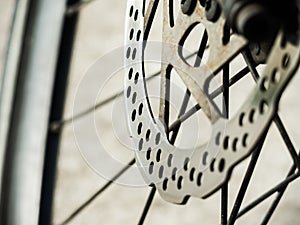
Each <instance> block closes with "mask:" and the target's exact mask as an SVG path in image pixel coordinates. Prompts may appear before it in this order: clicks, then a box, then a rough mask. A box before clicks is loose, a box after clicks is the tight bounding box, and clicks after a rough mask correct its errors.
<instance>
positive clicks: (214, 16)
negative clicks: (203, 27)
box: [205, 0, 221, 22]
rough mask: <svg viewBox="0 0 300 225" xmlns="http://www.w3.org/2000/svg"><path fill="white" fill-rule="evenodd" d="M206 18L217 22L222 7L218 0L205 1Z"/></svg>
mask: <svg viewBox="0 0 300 225" xmlns="http://www.w3.org/2000/svg"><path fill="white" fill-rule="evenodd" d="M205 14H206V18H207V19H208V20H209V21H211V22H216V21H217V20H218V19H219V17H220V15H221V7H220V5H219V3H218V2H217V1H216V0H206V2H205Z"/></svg>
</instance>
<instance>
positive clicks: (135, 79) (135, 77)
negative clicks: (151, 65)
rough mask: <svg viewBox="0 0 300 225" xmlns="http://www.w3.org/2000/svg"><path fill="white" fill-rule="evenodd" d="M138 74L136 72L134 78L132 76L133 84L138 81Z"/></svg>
mask: <svg viewBox="0 0 300 225" xmlns="http://www.w3.org/2000/svg"><path fill="white" fill-rule="evenodd" d="M139 75H140V74H139V72H136V74H135V76H134V83H135V84H137V82H138V80H139Z"/></svg>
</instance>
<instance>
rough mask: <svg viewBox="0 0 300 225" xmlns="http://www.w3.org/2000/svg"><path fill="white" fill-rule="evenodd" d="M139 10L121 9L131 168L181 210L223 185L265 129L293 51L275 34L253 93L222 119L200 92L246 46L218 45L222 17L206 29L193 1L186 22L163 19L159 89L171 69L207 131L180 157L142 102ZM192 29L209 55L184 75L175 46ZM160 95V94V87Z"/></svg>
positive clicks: (239, 41)
mask: <svg viewBox="0 0 300 225" xmlns="http://www.w3.org/2000/svg"><path fill="white" fill-rule="evenodd" d="M143 2H144V1H142V0H130V1H128V7H127V12H126V21H127V27H126V35H125V38H126V49H125V64H126V74H125V98H126V108H127V118H128V121H129V128H130V133H131V137H132V140H133V143H134V147H135V149H136V150H135V157H136V162H137V164H138V166H139V169H140V172H141V174H142V175H143V177H144V179H145V181H146V183H147V184H153V185H155V186H156V188H157V189H158V191H159V193H160V195H161V197H162V198H163V199H165V200H167V201H170V202H174V203H184V202H186V200H187V199H188V197H189V196H195V197H201V198H205V197H207V196H209V195H210V194H212V193H213V192H214V191H216V190H218V189H219V188H220V186H221V185H222V184H223V183H224V182H225V181H226V180H227V179H229V176H230V172H231V171H232V169H233V167H234V166H235V165H236V164H238V163H239V162H240V161H241V160H242V159H244V158H246V157H247V156H248V155H249V154H250V153H251V152H252V151H253V150H254V149H255V146H256V145H257V144H258V142H259V140H260V137H261V136H262V135H263V134H264V132H265V131H266V130H267V129H268V127H269V126H270V123H271V120H272V118H273V116H274V114H275V113H276V112H277V107H278V102H279V99H280V96H281V94H282V93H283V91H284V89H285V87H286V86H287V84H288V82H289V81H290V79H291V78H292V76H293V75H294V74H295V70H296V68H297V67H298V63H299V62H298V61H299V46H295V45H293V44H291V43H289V42H288V43H286V44H285V45H284V46H283V45H282V44H281V43H282V42H283V35H282V34H281V33H280V32H279V34H278V35H277V38H276V40H275V41H274V44H273V47H272V49H271V52H270V54H269V57H268V60H267V65H266V67H265V69H264V72H263V75H262V76H261V77H260V78H259V80H258V82H257V85H256V86H255V88H254V89H253V90H252V92H251V94H250V95H249V96H248V98H247V100H246V101H245V102H244V103H243V104H242V106H241V107H240V109H239V111H238V112H237V113H236V115H234V116H233V117H232V118H231V119H226V118H224V117H223V116H222V114H221V113H220V111H219V110H218V107H217V106H216V105H215V103H214V102H213V100H212V99H211V98H210V97H209V94H208V90H207V84H208V83H209V82H210V81H211V79H212V76H213V73H217V72H218V71H219V70H220V69H221V68H222V66H223V65H224V64H225V63H227V62H228V61H230V60H231V59H232V58H233V57H234V56H236V55H237V54H238V53H239V52H240V51H241V49H242V48H243V47H244V46H245V45H246V44H247V41H246V40H245V39H243V38H242V37H240V36H237V35H234V34H233V35H231V37H230V41H229V42H228V43H226V44H224V43H223V39H222V38H223V36H224V34H223V31H224V26H225V22H226V21H225V19H224V17H223V16H222V15H221V17H220V18H219V19H218V20H217V21H216V22H214V23H212V22H209V21H208V20H207V19H206V15H205V9H204V8H203V7H202V6H201V5H200V4H199V1H197V6H196V9H195V10H194V12H193V13H192V14H191V15H190V16H187V15H185V14H183V13H182V12H179V13H178V16H177V19H176V20H175V22H174V25H172V26H170V21H169V18H168V16H164V25H163V41H164V42H166V44H165V45H163V47H162V61H164V62H168V64H167V65H166V64H165V63H164V64H163V63H162V66H161V69H162V72H161V76H162V81H163V80H164V78H165V79H166V77H165V76H166V74H165V72H164V71H165V70H166V67H167V66H168V65H171V66H173V68H174V69H175V70H176V72H177V73H178V75H179V76H180V77H181V79H182V81H183V82H184V84H185V85H186V87H187V88H188V89H189V91H190V92H191V94H192V96H193V97H194V98H195V100H196V101H197V103H198V104H199V105H200V107H201V108H202V110H203V112H204V113H205V114H206V116H207V117H208V118H209V119H210V121H211V126H212V132H211V135H210V139H209V141H208V143H207V144H205V145H202V146H199V147H197V148H190V149H184V150H183V149H180V148H178V147H175V146H174V145H172V144H170V142H169V141H168V138H167V137H168V136H167V134H166V130H165V126H164V124H163V122H161V120H160V119H159V118H154V117H153V113H152V110H151V105H150V102H149V99H148V95H147V90H146V84H145V74H144V70H143V66H144V65H143V64H144V61H143V60H144V59H143V55H144V54H143V52H144V48H145V43H144V42H143V40H144V39H146V38H145V37H144V36H143V34H144V30H145V27H144V24H146V23H147V20H149V18H151V17H150V16H149V13H145V15H146V16H144V15H143V9H144V7H145V6H144V5H143V4H144V3H143ZM153 4H154V1H150V3H149V5H150V7H151V5H153ZM168 4H169V1H168V0H164V3H163V7H164V15H168V10H169V5H168ZM197 23H202V24H203V25H204V26H205V28H206V31H207V34H208V37H209V40H210V48H211V54H210V56H209V58H208V61H207V63H206V65H201V66H200V67H191V66H189V65H187V63H185V62H184V60H183V59H182V57H181V56H180V51H179V50H178V48H179V47H178V46H179V45H180V42H181V39H182V38H183V36H184V35H185V34H186V33H187V32H188V31H189V30H190V27H191V26H194V25H195V24H197ZM172 46H173V47H172ZM174 46H176V47H174ZM161 89H162V92H161V93H163V92H164V90H165V89H164V86H163V84H162V87H161ZM160 107H161V108H163V107H164V104H163V103H162V105H161V106H160Z"/></svg>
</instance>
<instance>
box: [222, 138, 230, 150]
mask: <svg viewBox="0 0 300 225" xmlns="http://www.w3.org/2000/svg"><path fill="white" fill-rule="evenodd" d="M228 146H229V136H226V137H225V138H224V142H223V148H224V149H225V150H227V149H228Z"/></svg>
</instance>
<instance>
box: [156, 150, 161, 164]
mask: <svg viewBox="0 0 300 225" xmlns="http://www.w3.org/2000/svg"><path fill="white" fill-rule="evenodd" d="M160 159H161V149H158V150H157V152H156V161H157V162H159V161H160Z"/></svg>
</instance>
